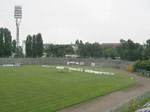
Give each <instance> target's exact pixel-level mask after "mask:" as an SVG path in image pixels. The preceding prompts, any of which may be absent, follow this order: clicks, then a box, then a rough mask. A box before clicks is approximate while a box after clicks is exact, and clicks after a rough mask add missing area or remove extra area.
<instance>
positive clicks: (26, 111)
mask: <svg viewBox="0 0 150 112" xmlns="http://www.w3.org/2000/svg"><path fill="white" fill-rule="evenodd" d="M91 69H93V68H91ZM96 70H98V68H96ZM135 83H136V80H135V79H131V77H129V76H128V75H126V74H121V73H117V72H115V75H114V76H105V75H97V74H91V73H84V72H77V71H72V72H68V70H64V71H63V72H60V71H58V70H57V69H54V68H42V67H41V66H40V65H24V66H21V67H10V68H2V67H0V112H51V111H56V110H59V109H62V108H64V107H67V106H71V105H73V104H77V103H80V102H83V101H86V100H89V99H92V98H95V97H98V96H101V95H105V94H107V93H110V92H112V91H116V90H119V89H123V88H127V87H129V86H131V85H133V84H135Z"/></svg>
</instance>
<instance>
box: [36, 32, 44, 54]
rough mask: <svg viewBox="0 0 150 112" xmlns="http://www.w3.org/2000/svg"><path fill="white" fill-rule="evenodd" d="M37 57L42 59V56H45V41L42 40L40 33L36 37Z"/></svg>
mask: <svg viewBox="0 0 150 112" xmlns="http://www.w3.org/2000/svg"><path fill="white" fill-rule="evenodd" d="M36 42H37V43H36V44H37V45H36V51H37V52H36V53H37V54H36V55H37V56H38V57H41V56H43V40H42V35H41V34H40V33H38V34H37V35H36Z"/></svg>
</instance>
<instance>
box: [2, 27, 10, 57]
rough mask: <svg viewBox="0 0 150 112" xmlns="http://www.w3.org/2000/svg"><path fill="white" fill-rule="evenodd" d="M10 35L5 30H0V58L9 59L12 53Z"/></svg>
mask: <svg viewBox="0 0 150 112" xmlns="http://www.w3.org/2000/svg"><path fill="white" fill-rule="evenodd" d="M11 39H12V37H11V33H10V31H9V30H8V29H7V28H1V29H0V56H3V57H9V56H11V52H12V45H11V43H12V41H11Z"/></svg>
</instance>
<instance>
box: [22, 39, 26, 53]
mask: <svg viewBox="0 0 150 112" xmlns="http://www.w3.org/2000/svg"><path fill="white" fill-rule="evenodd" d="M22 52H23V54H24V55H26V41H25V40H24V41H22Z"/></svg>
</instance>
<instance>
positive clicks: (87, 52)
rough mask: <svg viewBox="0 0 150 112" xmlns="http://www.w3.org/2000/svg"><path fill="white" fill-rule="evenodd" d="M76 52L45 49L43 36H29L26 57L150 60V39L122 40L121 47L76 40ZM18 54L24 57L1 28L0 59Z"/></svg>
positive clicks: (62, 47)
mask: <svg viewBox="0 0 150 112" xmlns="http://www.w3.org/2000/svg"><path fill="white" fill-rule="evenodd" d="M75 46H77V47H78V50H74V49H73V48H72V45H54V44H50V45H49V46H48V47H46V48H44V45H43V39H42V35H41V34H40V33H38V34H36V35H33V36H31V35H28V36H27V37H26V57H33V58H36V57H41V56H43V52H44V53H46V54H47V55H46V56H47V57H64V56H65V55H66V54H76V55H79V56H80V57H83V58H106V59H118V58H120V59H121V60H128V61H136V60H149V59H150V39H148V40H147V41H146V42H145V43H144V44H143V45H141V44H139V43H135V42H133V41H132V40H130V39H128V40H127V41H126V40H123V39H121V40H120V45H117V46H113V45H107V46H104V45H101V44H99V43H89V42H86V43H83V42H82V40H76V42H75ZM12 53H16V56H17V57H22V49H21V48H17V47H16V40H13V41H12V36H11V32H10V31H9V30H8V29H7V28H0V57H10V56H11V55H12Z"/></svg>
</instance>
